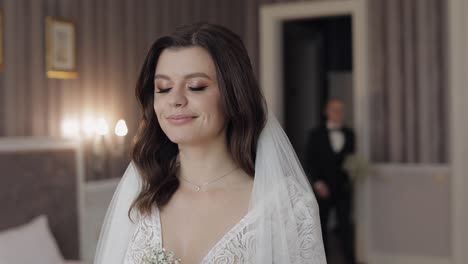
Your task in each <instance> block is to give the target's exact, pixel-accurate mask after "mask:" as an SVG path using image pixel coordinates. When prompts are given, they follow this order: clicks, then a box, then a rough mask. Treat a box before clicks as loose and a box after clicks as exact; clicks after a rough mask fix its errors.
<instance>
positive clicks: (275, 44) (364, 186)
mask: <svg viewBox="0 0 468 264" xmlns="http://www.w3.org/2000/svg"><path fill="white" fill-rule="evenodd" d="M341 15H349V16H351V17H352V29H353V32H352V34H353V37H352V38H353V40H352V41H353V104H354V109H353V114H354V125H355V129H356V131H357V141H358V142H359V146H358V152H359V154H360V155H362V156H363V157H365V158H369V156H370V140H369V139H370V130H369V127H370V126H369V122H370V117H369V109H370V108H369V90H368V80H369V79H368V63H369V61H368V55H367V51H368V49H367V46H368V35H367V34H368V29H367V0H334V1H310V2H296V3H277V4H268V5H262V6H261V7H260V21H259V22H260V83H261V86H262V87H263V92H264V95H265V98H266V100H267V104H268V107H269V109H270V110H271V111H272V112H273V113H274V114H275V115H276V117H277V118H278V120H279V122H280V123H282V124H284V103H283V100H282V98H283V96H282V95H283V80H284V76H283V75H284V74H283V43H282V23H283V22H284V21H286V20H293V19H308V18H321V17H330V16H341ZM356 189H357V191H356V197H355V199H356V215H355V217H356V218H357V221H356V223H357V226H356V228H357V238H358V240H357V244H356V245H357V251H358V252H357V253H358V258H359V259H360V261H366V260H367V259H369V257H368V249H370V246H369V245H370V244H369V243H370V239H369V238H370V236H369V231H368V229H369V228H368V227H369V224H368V223H369V212H368V211H369V208H370V206H369V199H367V197H369V182H368V181H364V182H362V183H359V184H357V186H356Z"/></svg>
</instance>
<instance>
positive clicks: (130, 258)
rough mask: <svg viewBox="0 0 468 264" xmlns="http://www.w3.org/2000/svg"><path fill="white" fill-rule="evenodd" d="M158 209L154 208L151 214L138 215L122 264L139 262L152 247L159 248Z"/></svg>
mask: <svg viewBox="0 0 468 264" xmlns="http://www.w3.org/2000/svg"><path fill="white" fill-rule="evenodd" d="M156 218H159V211H158V210H157V209H154V211H153V213H152V214H151V216H143V217H140V219H139V221H138V223H137V227H136V229H135V233H134V234H133V236H132V240H131V241H130V243H129V245H128V249H127V253H126V255H125V261H124V264H140V263H142V258H143V256H144V255H145V254H146V253H147V252H148V251H149V250H150V249H151V248H152V247H153V246H156V247H157V248H161V241H160V239H159V237H160V234H161V225H159V224H158V223H159V221H157V220H156Z"/></svg>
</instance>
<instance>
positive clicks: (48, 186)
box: [0, 138, 82, 259]
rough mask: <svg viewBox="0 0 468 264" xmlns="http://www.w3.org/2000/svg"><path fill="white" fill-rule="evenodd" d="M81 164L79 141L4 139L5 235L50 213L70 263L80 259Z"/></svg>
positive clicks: (1, 203)
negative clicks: (6, 232) (14, 228)
mask: <svg viewBox="0 0 468 264" xmlns="http://www.w3.org/2000/svg"><path fill="white" fill-rule="evenodd" d="M80 159H81V155H80V147H79V144H78V143H77V142H75V141H67V140H53V139H43V138H40V139H37V138H13V139H0V208H1V209H0V210H1V213H0V214H1V217H0V230H5V229H8V228H11V227H15V226H18V225H22V224H25V223H27V222H29V221H30V220H31V219H32V218H34V217H36V216H38V215H41V214H45V215H47V217H48V219H49V225H50V228H51V231H52V234H53V235H54V237H55V238H56V240H57V243H58V246H59V248H60V250H61V253H62V255H63V256H64V258H65V259H78V258H79V253H80V248H79V244H80V242H79V241H80V238H79V234H80V219H79V217H80V216H79V215H80V213H79V212H80V204H81V202H80V200H81V195H80V190H81V186H80V184H81V182H82V180H81V179H82V178H81V177H82V172H81V171H80V165H79V164H80Z"/></svg>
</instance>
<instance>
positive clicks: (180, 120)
mask: <svg viewBox="0 0 468 264" xmlns="http://www.w3.org/2000/svg"><path fill="white" fill-rule="evenodd" d="M195 118H197V117H196V116H192V115H170V116H168V117H167V120H168V121H169V123H171V124H174V125H183V124H186V123H189V122H191V121H192V120H193V119H195Z"/></svg>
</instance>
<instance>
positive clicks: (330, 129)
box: [305, 98, 356, 264]
mask: <svg viewBox="0 0 468 264" xmlns="http://www.w3.org/2000/svg"><path fill="white" fill-rule="evenodd" d="M325 117H326V122H325V124H323V125H322V126H320V127H318V128H317V129H315V130H313V131H312V132H311V133H310V135H309V141H308V144H307V147H306V157H305V160H306V163H305V169H306V171H307V175H308V177H309V181H310V182H311V184H312V187H313V189H314V192H315V194H316V197H317V201H318V204H319V208H320V221H321V224H322V234H323V243H324V245H325V251H326V253H327V254H328V253H329V252H328V249H327V242H328V234H327V231H328V230H327V223H328V216H329V214H330V210H331V209H333V208H334V209H336V218H337V222H338V231H339V232H338V235H339V239H340V240H341V244H342V248H343V253H344V256H345V259H346V264H355V263H356V260H355V253H354V227H353V223H352V182H351V180H350V178H349V175H348V173H347V172H346V171H345V170H344V168H343V163H344V161H345V159H346V157H347V156H348V155H351V154H353V153H354V151H355V139H354V133H353V131H352V130H351V129H350V128H347V127H345V126H344V125H343V120H344V104H343V102H342V101H341V100H339V99H337V98H333V99H330V100H329V101H328V102H327V104H326V107H325Z"/></svg>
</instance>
